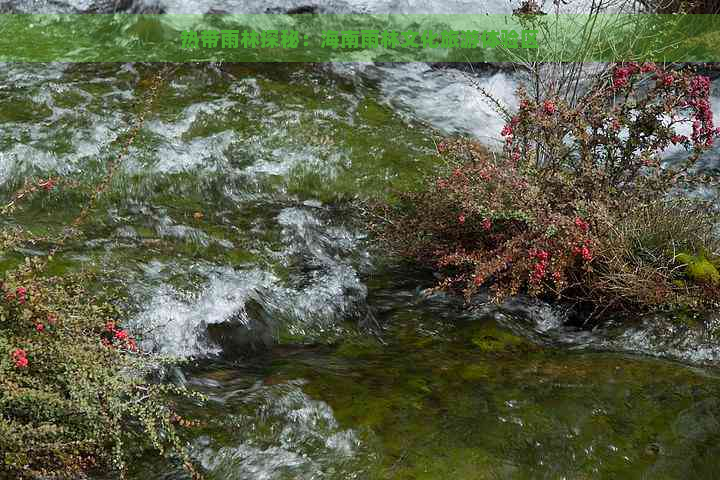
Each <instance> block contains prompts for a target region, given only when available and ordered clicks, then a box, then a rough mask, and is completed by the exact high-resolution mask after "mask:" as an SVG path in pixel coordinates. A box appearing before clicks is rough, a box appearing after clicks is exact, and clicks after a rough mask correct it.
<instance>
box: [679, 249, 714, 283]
mask: <svg viewBox="0 0 720 480" xmlns="http://www.w3.org/2000/svg"><path fill="white" fill-rule="evenodd" d="M676 258H677V261H678V262H680V263H682V264H684V265H685V266H686V267H685V273H686V275H687V276H688V278H689V279H690V280H692V281H693V282H695V283H707V284H711V285H717V284H719V283H720V273H718V270H717V268H715V265H713V264H712V263H711V262H710V261H709V260H707V259H706V258H704V257H701V256H694V255H689V254H687V253H681V254H680V255H678V256H677V257H676Z"/></svg>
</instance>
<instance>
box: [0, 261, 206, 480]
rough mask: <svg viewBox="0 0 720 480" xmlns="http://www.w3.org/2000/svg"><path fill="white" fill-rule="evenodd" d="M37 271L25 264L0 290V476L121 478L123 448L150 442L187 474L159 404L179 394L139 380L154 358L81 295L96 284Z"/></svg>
mask: <svg viewBox="0 0 720 480" xmlns="http://www.w3.org/2000/svg"><path fill="white" fill-rule="evenodd" d="M42 267H43V261H41V260H38V259H35V260H33V261H30V260H28V261H27V262H26V263H25V264H23V265H22V266H21V267H20V268H18V269H17V270H16V271H13V272H11V273H7V274H6V276H5V279H4V281H3V283H2V287H1V291H0V294H2V297H1V299H0V439H1V440H0V442H1V443H2V448H1V449H0V451H2V459H1V463H0V477H2V478H77V477H78V476H79V475H80V474H81V473H83V472H87V471H98V472H110V471H116V472H118V473H119V474H120V475H121V476H122V474H123V472H124V470H125V459H126V457H127V452H128V447H129V446H132V447H133V448H136V449H137V448H140V447H141V446H150V445H151V446H154V447H155V448H157V449H158V450H159V451H160V452H164V451H166V450H167V451H170V452H171V453H174V454H176V455H177V456H179V458H180V459H181V460H182V461H183V462H184V464H185V465H186V467H187V468H188V469H189V470H190V471H191V472H193V473H194V469H193V467H192V464H191V463H190V461H189V458H188V456H187V454H186V453H185V449H184V446H183V444H182V442H181V441H180V438H179V437H178V433H177V427H178V425H179V424H182V423H184V421H183V420H182V419H180V418H179V417H178V416H177V415H176V414H175V413H174V411H173V409H172V408H171V405H170V404H169V403H168V400H169V398H168V397H169V396H170V395H177V394H181V395H188V393H187V392H185V391H184V390H183V389H179V388H176V387H173V386H170V385H164V384H155V383H152V382H149V381H148V380H147V378H148V377H147V375H148V374H149V373H151V372H152V371H153V370H154V369H155V368H157V367H158V366H159V363H158V362H159V360H158V359H156V358H152V357H149V356H147V355H144V354H142V353H141V352H140V351H138V349H137V347H136V345H135V341H134V340H133V339H132V338H131V337H130V336H129V335H128V333H127V332H126V331H125V330H124V329H122V328H121V327H120V324H119V323H118V321H117V319H118V318H119V312H118V311H117V309H116V308H115V307H114V306H112V305H111V304H110V303H108V302H105V301H102V299H101V298H99V297H98V296H97V295H96V294H94V293H93V292H92V291H88V290H87V287H86V285H91V284H92V282H93V281H94V280H95V281H96V280H97V279H94V278H92V275H91V274H89V273H85V274H76V275H75V276H64V277H63V278H58V277H45V276H42V275H39V271H40V270H41V269H42Z"/></svg>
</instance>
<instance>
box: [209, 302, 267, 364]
mask: <svg viewBox="0 0 720 480" xmlns="http://www.w3.org/2000/svg"><path fill="white" fill-rule="evenodd" d="M207 333H208V339H209V340H210V341H211V342H213V343H215V344H217V345H218V346H220V348H222V353H223V356H225V357H231V358H232V357H241V356H245V355H248V354H252V353H255V352H258V351H261V350H265V349H267V348H269V347H270V346H271V345H272V344H273V343H274V339H275V335H274V329H273V328H272V322H271V318H270V314H269V312H268V310H267V309H266V308H265V307H264V306H263V305H262V304H261V303H260V302H259V301H258V300H255V299H248V300H247V302H246V303H245V306H244V308H243V310H241V311H240V312H238V313H237V314H236V315H234V316H232V317H231V318H229V319H228V320H225V321H223V322H219V323H210V324H208V325H207Z"/></svg>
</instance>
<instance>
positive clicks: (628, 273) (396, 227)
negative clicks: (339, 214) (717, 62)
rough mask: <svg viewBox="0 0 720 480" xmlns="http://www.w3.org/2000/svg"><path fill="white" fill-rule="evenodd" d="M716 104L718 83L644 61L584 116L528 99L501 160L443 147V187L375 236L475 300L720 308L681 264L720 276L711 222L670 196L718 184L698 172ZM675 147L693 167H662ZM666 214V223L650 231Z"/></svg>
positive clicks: (417, 195) (597, 96) (454, 145)
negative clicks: (691, 258) (487, 296)
mask: <svg viewBox="0 0 720 480" xmlns="http://www.w3.org/2000/svg"><path fill="white" fill-rule="evenodd" d="M708 95H709V80H708V79H707V78H706V77H702V76H697V75H694V74H693V73H692V72H689V71H682V72H679V71H667V70H664V69H662V68H660V67H658V66H656V65H654V64H643V65H639V64H634V63H630V64H621V65H617V66H616V67H615V68H614V69H613V70H612V72H611V77H610V78H608V79H607V81H606V82H605V83H604V84H601V86H600V87H599V88H596V89H594V90H592V91H590V92H588V93H587V95H586V96H585V98H583V99H582V101H580V102H577V104H576V106H574V107H570V106H569V105H567V104H565V103H564V102H563V101H562V100H561V99H559V98H547V99H544V100H541V101H539V102H534V101H533V100H531V99H530V98H529V97H528V96H527V95H526V94H525V92H524V91H522V90H520V91H519V98H520V108H519V111H518V112H517V113H516V114H515V115H512V116H509V117H508V119H507V124H506V125H505V126H504V128H503V129H502V131H501V132H500V133H501V135H502V136H503V137H504V138H505V144H504V149H503V152H502V154H500V155H493V154H490V153H489V152H488V151H486V150H485V149H484V148H483V147H481V146H480V145H478V144H476V143H474V142H470V141H467V140H447V141H444V142H442V143H441V144H440V145H438V152H439V154H440V155H442V156H443V158H444V159H445V163H446V164H445V166H443V167H442V168H441V170H440V172H439V173H438V174H437V176H436V177H435V178H433V179H431V180H429V181H428V184H427V188H426V189H425V190H424V191H421V192H411V193H405V194H402V195H401V198H400V201H399V202H398V203H397V204H395V205H383V206H380V207H379V210H378V211H377V212H376V213H378V215H377V216H376V218H380V219H381V220H380V221H379V222H374V223H373V224H372V225H371V228H372V229H373V230H374V231H375V232H376V233H377V234H378V235H379V237H380V238H381V239H382V240H384V242H385V244H386V245H388V246H389V247H391V248H392V249H393V250H394V251H396V252H398V253H400V254H402V255H404V256H407V257H412V258H414V259H416V260H418V261H420V262H421V263H423V264H425V265H428V266H430V267H432V268H433V269H435V270H436V271H438V272H439V273H440V274H441V275H442V278H443V280H442V281H441V284H440V285H439V287H440V288H447V289H450V290H456V291H462V292H463V293H464V294H465V295H466V296H470V295H472V294H473V293H475V292H476V291H477V290H478V289H479V288H481V287H485V286H489V287H490V288H491V289H492V291H493V292H494V293H495V298H496V299H498V300H499V299H502V298H504V297H506V296H508V295H514V294H517V293H519V292H526V293H529V294H530V295H536V296H538V295H542V296H553V297H556V298H566V299H572V300H574V301H577V302H581V303H592V304H595V305H600V304H602V305H603V308H604V307H605V306H608V305H611V306H613V307H629V306H632V307H663V306H668V305H674V304H678V303H682V304H691V305H694V306H698V305H701V304H708V303H716V302H717V300H718V299H720V294H719V293H718V288H717V287H718V286H717V285H714V284H706V285H702V286H700V285H693V280H692V279H690V280H689V281H688V278H686V277H687V275H686V274H685V273H686V272H685V270H686V268H685V267H687V265H686V264H685V263H683V262H681V261H679V259H682V258H684V257H682V256H678V254H679V253H681V250H682V251H685V252H690V254H691V255H697V254H698V253H699V252H705V253H703V255H705V256H707V257H710V259H711V261H709V263H708V265H710V267H708V268H715V267H713V266H712V262H716V259H715V257H713V255H715V253H712V252H717V251H718V250H717V248H715V246H716V245H715V244H714V243H713V240H712V238H713V237H712V235H711V234H710V232H711V230H712V226H713V225H712V222H710V221H708V220H709V219H710V214H709V211H708V210H706V209H705V210H704V209H703V207H702V206H701V207H697V205H696V206H695V207H693V208H692V209H690V210H692V211H693V212H694V213H695V216H694V217H693V218H686V215H687V214H688V212H689V211H690V210H688V208H680V207H679V206H678V205H679V204H680V202H681V201H680V200H678V199H672V198H669V197H668V194H669V193H670V192H671V191H673V189H676V188H677V187H679V186H681V185H685V186H687V185H688V184H692V183H693V182H698V181H705V180H707V179H706V178H704V177H701V176H700V175H695V176H691V175H690V173H691V172H692V168H693V167H694V165H695V164H696V162H697V160H698V159H699V158H700V156H701V155H702V154H703V153H704V152H705V151H706V150H707V149H709V148H710V147H711V146H712V144H713V142H714V140H715V137H717V136H718V133H719V131H718V129H716V128H715V127H714V125H713V119H712V112H711V110H710V103H709V100H708ZM682 126H686V128H688V129H691V133H690V134H689V135H688V136H682V135H681V132H679V131H678V128H679V127H682ZM675 144H680V145H682V146H683V147H685V149H686V150H687V152H688V154H687V157H686V158H685V159H684V160H683V161H681V162H680V163H678V164H675V165H665V164H663V163H662V162H661V154H662V153H663V152H664V151H665V150H667V149H668V148H669V147H670V146H671V145H675ZM703 212H705V213H703ZM653 213H654V215H658V216H659V215H664V216H665V217H664V218H663V219H662V221H650V218H651V217H653ZM639 218H642V219H643V220H642V221H638V219H639ZM676 223H684V224H685V225H687V226H688V227H689V228H688V229H682V228H675V227H673V225H674V224H676ZM700 231H702V234H699V232H700ZM673 235H675V236H676V237H673ZM683 249H684V250H683ZM648 252H652V253H651V254H649V253H648ZM651 273H652V274H651ZM649 278H653V281H654V283H653V284H652V289H651V293H650V294H647V292H646V291H645V290H644V289H646V288H647V287H649V285H650V284H649V283H648V281H647V280H648V279H649ZM712 278H715V277H712ZM635 280H637V286H634V283H633V282H634V281H635ZM711 283H712V282H711Z"/></svg>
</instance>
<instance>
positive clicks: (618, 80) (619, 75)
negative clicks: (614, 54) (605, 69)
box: [613, 62, 647, 89]
mask: <svg viewBox="0 0 720 480" xmlns="http://www.w3.org/2000/svg"><path fill="white" fill-rule="evenodd" d="M646 65H647V64H646ZM643 68H645V66H643ZM641 70H642V69H641V68H640V67H638V64H637V63H635V62H630V63H628V64H626V65H624V66H622V67H620V66H618V67H615V70H613V88H615V89H618V88H622V87H624V86H626V85H627V84H628V81H629V79H630V75H634V74H635V73H637V72H639V71H641Z"/></svg>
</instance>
